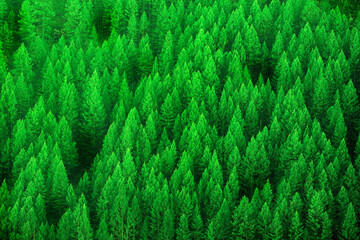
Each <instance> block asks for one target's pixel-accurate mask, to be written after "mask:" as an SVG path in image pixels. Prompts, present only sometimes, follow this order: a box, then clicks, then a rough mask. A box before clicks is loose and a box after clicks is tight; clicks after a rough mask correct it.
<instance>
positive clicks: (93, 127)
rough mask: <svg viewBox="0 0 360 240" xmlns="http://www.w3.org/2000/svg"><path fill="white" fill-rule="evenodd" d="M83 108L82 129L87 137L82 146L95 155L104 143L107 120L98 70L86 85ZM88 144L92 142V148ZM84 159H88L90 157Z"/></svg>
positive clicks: (91, 154) (90, 154) (88, 153)
mask: <svg viewBox="0 0 360 240" xmlns="http://www.w3.org/2000/svg"><path fill="white" fill-rule="evenodd" d="M82 110H83V112H82V117H83V122H82V126H81V129H80V130H81V132H82V134H83V136H84V138H85V140H84V141H83V142H82V144H84V145H83V146H82V148H83V149H84V150H85V149H86V148H87V150H85V151H87V157H93V156H94V153H96V152H97V151H98V150H99V147H100V144H101V143H102V140H103V137H104V135H105V131H106V129H105V127H106V120H107V119H106V113H105V107H104V101H103V98H102V96H101V89H100V83H99V78H98V77H97V74H96V71H95V72H94V74H93V76H92V78H91V80H90V82H89V83H88V84H87V85H86V86H85V89H84V100H83V105H82ZM87 144H90V146H91V147H90V149H89V148H88V146H86V147H85V145H87ZM84 160H85V161H87V160H88V159H84ZM84 163H85V162H84Z"/></svg>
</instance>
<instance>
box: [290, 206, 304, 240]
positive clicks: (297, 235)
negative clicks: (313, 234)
mask: <svg viewBox="0 0 360 240" xmlns="http://www.w3.org/2000/svg"><path fill="white" fill-rule="evenodd" d="M303 234H304V230H303V226H302V223H301V219H300V217H299V213H298V211H296V212H295V213H294V216H293V217H292V219H291V226H290V229H289V238H291V239H294V240H299V239H302V237H303Z"/></svg>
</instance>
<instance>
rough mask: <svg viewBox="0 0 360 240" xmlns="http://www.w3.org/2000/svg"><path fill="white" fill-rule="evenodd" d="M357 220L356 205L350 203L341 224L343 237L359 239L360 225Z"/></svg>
mask: <svg viewBox="0 0 360 240" xmlns="http://www.w3.org/2000/svg"><path fill="white" fill-rule="evenodd" d="M356 222H357V219H356V214H355V211H354V207H353V204H352V203H350V204H349V206H348V208H347V212H346V214H345V219H344V221H343V223H342V226H341V234H340V236H341V239H359V227H358V226H357V224H356Z"/></svg>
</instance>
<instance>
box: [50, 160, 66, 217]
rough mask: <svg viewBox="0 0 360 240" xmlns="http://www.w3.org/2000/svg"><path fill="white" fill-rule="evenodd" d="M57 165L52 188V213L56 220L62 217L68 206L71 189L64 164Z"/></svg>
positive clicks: (59, 162)
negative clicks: (67, 197) (67, 201)
mask: <svg viewBox="0 0 360 240" xmlns="http://www.w3.org/2000/svg"><path fill="white" fill-rule="evenodd" d="M54 164H56V165H57V166H56V168H55V172H54V176H53V180H52V183H53V184H52V188H51V206H52V208H51V210H52V211H51V212H52V213H53V216H54V218H58V217H59V216H61V215H62V213H63V212H64V210H65V206H66V194H67V189H68V187H69V180H68V177H67V174H66V170H65V167H64V164H63V162H62V161H61V160H60V161H58V163H54Z"/></svg>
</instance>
